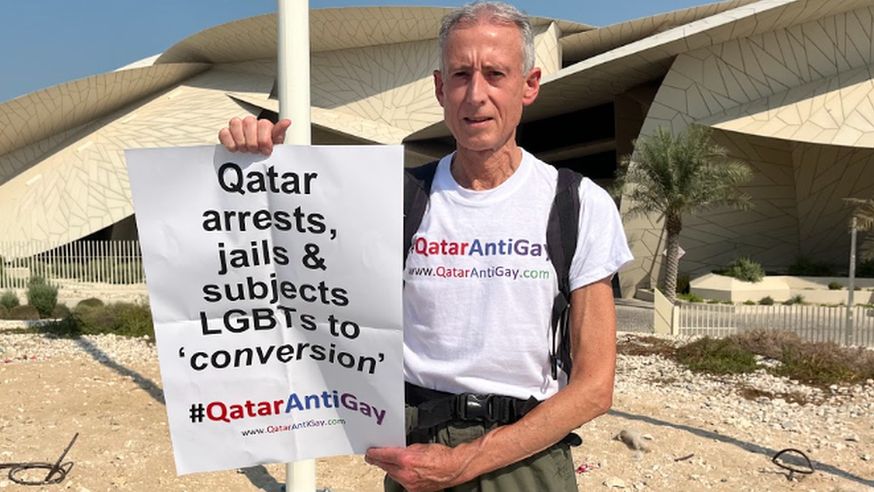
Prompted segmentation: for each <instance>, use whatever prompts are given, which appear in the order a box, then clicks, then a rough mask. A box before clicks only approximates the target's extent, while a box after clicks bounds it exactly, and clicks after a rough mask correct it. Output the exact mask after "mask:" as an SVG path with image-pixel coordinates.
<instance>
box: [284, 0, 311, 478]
mask: <svg viewBox="0 0 874 492" xmlns="http://www.w3.org/2000/svg"><path fill="white" fill-rule="evenodd" d="M277 12H278V14H277V17H278V19H279V24H278V26H277V30H276V33H277V34H276V37H277V50H276V51H277V64H276V73H277V77H276V85H277V89H278V93H279V117H280V118H289V119H290V120H291V127H290V128H289V129H288V132H287V133H286V137H285V142H286V143H289V144H294V145H310V144H311V143H312V140H311V136H310V5H309V0H277ZM285 490H286V492H313V491H315V490H316V464H315V461H314V460H304V461H297V462H294V463H286V465H285Z"/></svg>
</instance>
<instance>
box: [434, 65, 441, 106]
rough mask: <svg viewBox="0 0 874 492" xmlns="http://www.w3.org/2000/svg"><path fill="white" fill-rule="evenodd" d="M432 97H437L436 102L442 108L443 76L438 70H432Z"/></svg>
mask: <svg viewBox="0 0 874 492" xmlns="http://www.w3.org/2000/svg"><path fill="white" fill-rule="evenodd" d="M434 95H435V96H437V102H439V103H440V106H441V107H443V74H442V73H440V70H434Z"/></svg>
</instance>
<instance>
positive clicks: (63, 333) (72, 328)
mask: <svg viewBox="0 0 874 492" xmlns="http://www.w3.org/2000/svg"><path fill="white" fill-rule="evenodd" d="M36 331H38V332H40V333H45V334H47V335H49V336H51V337H58V338H78V337H79V336H80V335H82V329H81V323H80V322H79V320H78V319H77V318H76V315H75V314H70V315H68V316H66V317H64V318H61V319H59V320H57V321H50V322H48V323H46V324H44V325H40V326H38V327H36Z"/></svg>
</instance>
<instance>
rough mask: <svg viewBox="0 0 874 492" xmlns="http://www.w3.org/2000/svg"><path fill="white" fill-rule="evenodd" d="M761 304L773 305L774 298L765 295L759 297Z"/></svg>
mask: <svg viewBox="0 0 874 492" xmlns="http://www.w3.org/2000/svg"><path fill="white" fill-rule="evenodd" d="M759 304H760V305H762V306H773V305H774V298H773V297H771V296H765V297H763V298H761V299H759Z"/></svg>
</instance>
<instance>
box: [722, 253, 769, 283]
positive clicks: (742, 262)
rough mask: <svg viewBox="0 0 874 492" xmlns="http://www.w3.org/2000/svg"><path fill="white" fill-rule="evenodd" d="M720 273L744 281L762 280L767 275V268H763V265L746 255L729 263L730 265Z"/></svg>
mask: <svg viewBox="0 0 874 492" xmlns="http://www.w3.org/2000/svg"><path fill="white" fill-rule="evenodd" d="M720 273H721V274H722V275H725V276H728V277H734V278H736V279H738V280H743V281H744V282H761V281H762V278H764V277H765V269H764V268H762V265H761V264H760V263H758V262H755V261H753V260H751V259H749V258H747V257H745V256H742V257H740V258H738V259H736V260H734V261H733V262H731V263H729V264H728V267H726V268H725V270H722V271H721V272H720Z"/></svg>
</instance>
